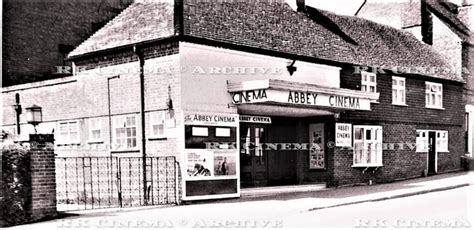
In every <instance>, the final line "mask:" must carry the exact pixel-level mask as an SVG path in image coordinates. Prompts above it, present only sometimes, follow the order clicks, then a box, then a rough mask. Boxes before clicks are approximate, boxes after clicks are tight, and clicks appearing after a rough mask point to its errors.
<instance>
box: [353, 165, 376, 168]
mask: <svg viewBox="0 0 474 230" xmlns="http://www.w3.org/2000/svg"><path fill="white" fill-rule="evenodd" d="M351 167H352V168H375V167H377V168H378V167H383V165H352V166H351Z"/></svg>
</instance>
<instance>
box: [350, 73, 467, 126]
mask: <svg viewBox="0 0 474 230" xmlns="http://www.w3.org/2000/svg"><path fill="white" fill-rule="evenodd" d="M391 77H392V75H389V74H377V92H379V93H380V98H379V103H372V104H371V109H372V110H371V111H357V112H348V113H347V115H346V116H347V117H350V119H351V120H364V121H367V120H371V121H390V122H406V123H431V124H446V125H448V124H449V125H457V126H461V125H462V124H463V123H464V105H463V101H462V97H463V96H462V89H463V85H462V84H461V83H455V82H448V81H444V80H439V79H434V78H419V77H411V76H409V77H405V80H406V104H407V106H398V105H392V78H391ZM426 81H429V82H434V83H442V84H443V107H444V109H442V110H439V109H428V108H425V82H426ZM360 84H361V76H360V74H354V73H353V69H344V70H342V71H341V87H342V88H349V89H355V90H360Z"/></svg>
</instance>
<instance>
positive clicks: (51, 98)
mask: <svg viewBox="0 0 474 230" xmlns="http://www.w3.org/2000/svg"><path fill="white" fill-rule="evenodd" d="M144 53H145V57H146V60H145V67H144V68H145V117H146V119H147V120H146V121H145V123H146V130H145V131H146V135H147V150H148V151H147V152H149V153H150V155H175V154H176V152H177V148H178V146H177V143H180V140H179V139H178V135H176V133H177V132H178V131H177V130H178V129H179V127H180V126H181V125H182V124H180V121H179V120H178V121H177V124H176V128H171V129H170V130H169V134H170V137H169V138H166V139H160V140H151V139H148V135H149V132H150V128H149V120H148V119H149V113H151V112H155V111H160V110H166V109H168V107H167V103H168V101H169V99H170V96H171V99H172V101H173V105H174V110H175V117H177V118H179V117H181V116H182V115H181V114H182V112H181V95H180V85H179V84H180V80H179V76H180V75H179V74H180V72H179V70H180V68H179V56H178V55H177V53H178V44H177V43H173V44H164V45H157V46H152V47H148V48H146V49H145V52H144ZM76 64H77V67H78V69H79V70H80V71H79V72H78V74H77V75H76V76H73V77H66V78H63V79H55V80H49V81H43V82H37V83H29V84H24V85H17V86H12V87H6V88H3V92H2V96H3V97H2V100H3V104H4V106H3V111H4V114H5V116H3V124H4V125H5V126H6V127H7V128H8V127H14V124H15V122H16V121H15V111H14V110H13V107H12V105H13V104H14V103H15V94H16V93H19V94H20V98H21V104H22V106H23V107H24V108H25V107H28V106H30V105H32V104H38V105H40V106H41V107H42V108H43V123H41V124H40V125H39V127H38V130H39V131H40V132H44V133H51V132H52V130H53V129H55V133H56V134H57V133H58V127H57V123H58V122H59V121H66V120H77V121H78V122H79V129H80V130H79V135H80V144H69V145H63V146H60V147H58V148H57V150H58V152H57V153H58V155H59V156H63V155H68V156H71V154H75V155H85V156H90V155H94V156H98V155H108V154H110V152H109V151H108V148H109V147H110V135H109V130H110V129H109V119H108V95H107V82H108V81H109V83H110V105H111V106H110V108H111V114H112V121H113V117H114V116H119V115H126V114H131V115H136V117H137V124H140V116H139V115H138V114H139V111H140V110H139V109H140V90H139V63H138V60H137V57H136V55H135V54H133V53H132V52H130V51H129V52H124V53H116V54H112V55H108V56H105V57H104V56H103V57H97V58H92V59H88V60H82V61H78V62H77V63H76ZM117 75H120V78H114V79H110V80H107V79H108V78H109V77H113V76H117ZM58 95H60V96H58ZM91 118H99V119H100V120H101V127H102V130H101V131H102V141H99V142H93V143H92V142H89V141H88V140H89V119H91ZM25 119H26V114H25V112H24V113H23V114H22V115H21V116H20V121H21V122H20V123H21V124H22V132H24V133H27V132H28V131H29V132H32V131H33V130H32V129H29V127H31V125H29V124H26V120H25ZM137 133H138V137H137V141H138V142H139V141H140V138H141V136H140V133H141V132H140V125H137ZM120 154H123V155H126V154H129V155H139V154H140V153H139V151H132V152H121V153H120Z"/></svg>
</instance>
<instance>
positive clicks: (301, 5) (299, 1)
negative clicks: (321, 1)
mask: <svg viewBox="0 0 474 230" xmlns="http://www.w3.org/2000/svg"><path fill="white" fill-rule="evenodd" d="M296 11H298V12H304V11H306V4H305V2H304V0H296Z"/></svg>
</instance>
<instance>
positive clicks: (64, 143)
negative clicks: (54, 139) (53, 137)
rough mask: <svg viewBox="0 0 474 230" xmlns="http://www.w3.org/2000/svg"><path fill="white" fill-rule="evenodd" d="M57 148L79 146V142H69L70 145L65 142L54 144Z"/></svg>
mask: <svg viewBox="0 0 474 230" xmlns="http://www.w3.org/2000/svg"><path fill="white" fill-rule="evenodd" d="M56 145H57V146H70V145H81V143H80V142H70V143H67V142H62V143H61V142H58V143H56Z"/></svg>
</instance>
